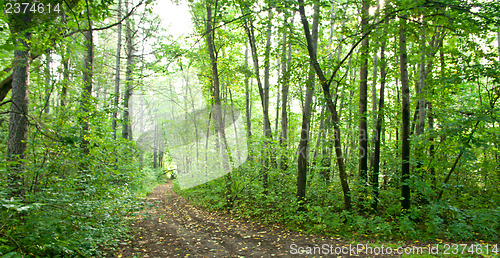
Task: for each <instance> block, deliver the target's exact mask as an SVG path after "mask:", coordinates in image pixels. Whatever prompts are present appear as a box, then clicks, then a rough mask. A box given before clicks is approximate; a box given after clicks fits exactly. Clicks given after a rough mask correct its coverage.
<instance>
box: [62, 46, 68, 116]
mask: <svg viewBox="0 0 500 258" xmlns="http://www.w3.org/2000/svg"><path fill="white" fill-rule="evenodd" d="M63 51H64V54H62V56H61V59H62V65H63V83H62V89H61V107H64V106H66V98H67V96H68V85H69V54H70V52H69V47H68V46H66V50H63Z"/></svg>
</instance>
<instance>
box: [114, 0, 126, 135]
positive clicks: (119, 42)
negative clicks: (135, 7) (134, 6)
mask: <svg viewBox="0 0 500 258" xmlns="http://www.w3.org/2000/svg"><path fill="white" fill-rule="evenodd" d="M121 19H122V0H118V21H121ZM121 50H122V24H121V23H120V24H118V39H117V43H116V70H115V72H116V74H115V95H114V97H113V100H114V101H113V121H112V122H111V128H112V129H113V139H115V140H116V127H117V119H118V102H119V99H120V54H121ZM127 60H128V59H127Z"/></svg>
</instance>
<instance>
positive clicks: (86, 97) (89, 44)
mask: <svg viewBox="0 0 500 258" xmlns="http://www.w3.org/2000/svg"><path fill="white" fill-rule="evenodd" d="M87 9H88V6H87ZM87 11H88V10H87ZM87 23H88V28H89V29H88V30H87V31H85V32H84V36H85V52H86V56H85V60H84V64H83V90H82V96H81V98H82V100H81V101H82V102H81V105H82V107H81V109H82V112H83V113H84V118H83V119H82V121H81V123H82V143H81V148H82V150H83V153H84V154H85V155H88V154H89V139H88V131H89V119H90V114H89V105H90V98H91V97H92V67H93V60H94V50H93V37H92V21H91V20H90V18H89V19H88V21H87Z"/></svg>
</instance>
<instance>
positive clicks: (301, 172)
mask: <svg viewBox="0 0 500 258" xmlns="http://www.w3.org/2000/svg"><path fill="white" fill-rule="evenodd" d="M313 17H314V18H313V24H312V35H311V37H312V43H313V44H314V45H313V49H314V51H317V48H318V23H319V4H317V3H316V4H315V5H314V15H313ZM315 79H316V76H315V72H314V67H313V66H312V64H309V76H308V79H307V83H306V99H305V104H304V110H303V112H302V129H301V130H300V142H299V149H298V162H297V170H298V175H297V200H298V201H299V205H300V208H301V209H303V208H304V206H303V205H304V200H305V197H306V183H307V168H308V164H307V163H308V156H309V129H310V125H311V111H312V102H313V96H314V87H315V83H314V82H315Z"/></svg>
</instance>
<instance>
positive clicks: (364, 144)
mask: <svg viewBox="0 0 500 258" xmlns="http://www.w3.org/2000/svg"><path fill="white" fill-rule="evenodd" d="M369 8H370V4H369V2H368V0H363V7H362V10H361V31H362V33H366V30H367V29H368V19H369V12H368V10H369ZM369 50H370V49H369V39H368V37H365V38H364V39H363V41H362V42H361V49H360V58H361V66H360V69H359V167H358V170H359V172H358V173H359V177H360V179H361V183H362V184H363V185H365V184H366V182H367V180H368V176H367V171H368V123H367V117H366V116H367V103H368V55H369V53H368V51H369Z"/></svg>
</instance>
